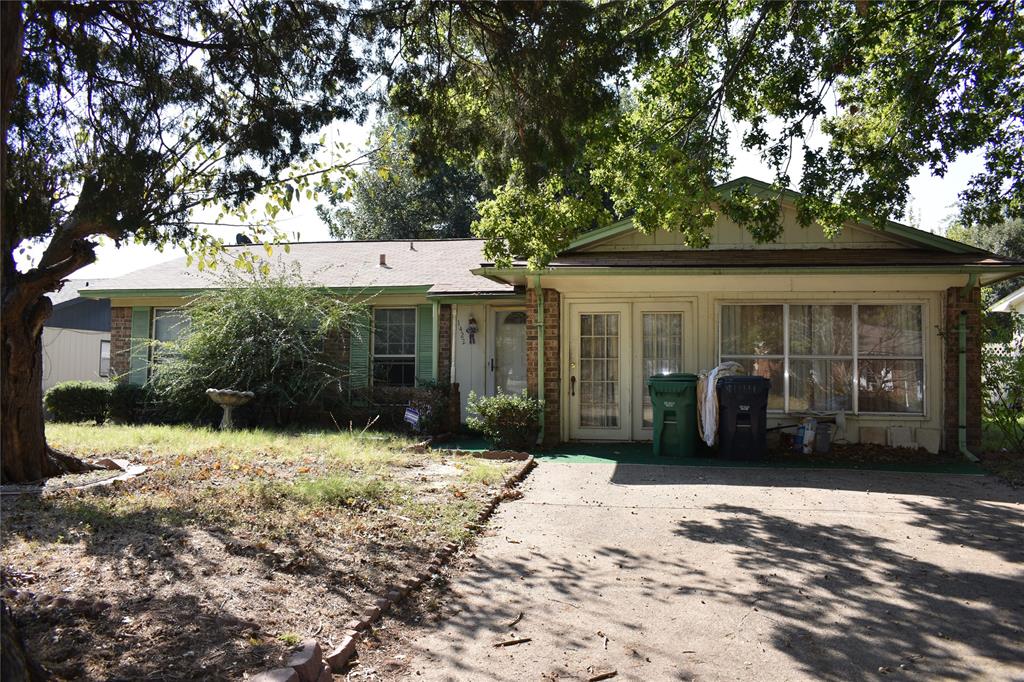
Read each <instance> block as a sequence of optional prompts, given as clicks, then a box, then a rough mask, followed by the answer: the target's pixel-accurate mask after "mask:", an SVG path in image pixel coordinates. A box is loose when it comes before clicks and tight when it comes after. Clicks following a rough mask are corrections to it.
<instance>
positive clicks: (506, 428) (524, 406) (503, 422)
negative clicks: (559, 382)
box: [466, 391, 540, 450]
mask: <svg viewBox="0 0 1024 682" xmlns="http://www.w3.org/2000/svg"><path fill="white" fill-rule="evenodd" d="M466 407H467V410H468V411H469V412H470V413H471V414H473V415H475V416H471V417H470V418H469V419H467V420H466V424H467V425H468V426H469V427H470V428H471V429H476V430H477V431H480V432H481V433H482V434H483V435H484V438H486V439H487V440H488V441H490V442H491V443H492V444H493V445H494V447H496V448H500V449H503V450H529V449H530V448H532V447H533V446H534V445H535V444H536V442H537V434H538V433H539V432H540V403H539V402H538V401H537V400H536V399H534V398H531V397H529V396H528V395H527V394H526V391H523V392H522V393H521V394H519V395H515V394H512V393H498V394H497V395H494V396H490V397H484V398H481V397H478V396H477V395H476V393H472V392H471V393H470V394H469V399H468V401H467V403H466Z"/></svg>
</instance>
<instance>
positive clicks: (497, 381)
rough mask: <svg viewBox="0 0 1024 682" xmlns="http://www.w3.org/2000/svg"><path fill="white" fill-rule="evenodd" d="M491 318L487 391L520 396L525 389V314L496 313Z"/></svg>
mask: <svg viewBox="0 0 1024 682" xmlns="http://www.w3.org/2000/svg"><path fill="white" fill-rule="evenodd" d="M492 319H493V322H494V327H493V329H494V333H493V334H491V349H490V350H491V357H490V359H489V360H488V365H487V368H488V370H490V372H489V374H490V377H489V381H488V392H489V393H490V394H491V395H494V394H495V393H497V392H499V391H500V392H502V393H515V394H519V393H522V392H523V391H525V390H526V313H525V312H524V311H522V310H495V311H494V312H493V318H492Z"/></svg>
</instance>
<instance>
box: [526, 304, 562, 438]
mask: <svg viewBox="0 0 1024 682" xmlns="http://www.w3.org/2000/svg"><path fill="white" fill-rule="evenodd" d="M543 301H544V443H543V445H555V444H557V443H558V442H559V441H560V440H561V434H560V431H561V422H562V420H561V414H562V412H561V405H562V378H561V374H562V361H561V317H562V308H561V305H562V304H561V299H560V297H559V295H558V291H556V290H555V289H544V293H543ZM537 339H538V329H537V290H536V289H527V290H526V388H527V391H528V392H529V394H530V395H531V396H533V397H535V398H536V397H537Z"/></svg>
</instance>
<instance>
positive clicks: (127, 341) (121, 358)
mask: <svg viewBox="0 0 1024 682" xmlns="http://www.w3.org/2000/svg"><path fill="white" fill-rule="evenodd" d="M131 339H132V309H131V308H130V307H122V306H118V307H116V308H111V309H110V372H111V374H112V375H113V376H115V377H117V376H125V375H127V374H128V370H129V369H130V368H131Z"/></svg>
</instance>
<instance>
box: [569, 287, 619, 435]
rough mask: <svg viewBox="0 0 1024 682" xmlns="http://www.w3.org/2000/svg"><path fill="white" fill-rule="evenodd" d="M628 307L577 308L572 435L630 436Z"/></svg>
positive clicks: (571, 379)
mask: <svg viewBox="0 0 1024 682" xmlns="http://www.w3.org/2000/svg"><path fill="white" fill-rule="evenodd" d="M627 312H628V307H627V306H625V305H606V306H599V305H597V304H580V305H578V306H574V314H573V338H572V344H571V348H570V365H569V371H570V377H569V402H570V415H571V419H572V429H571V434H570V435H571V437H572V438H596V439H608V440H617V439H625V438H628V437H629V413H628V410H629V391H630V383H631V382H630V381H629V380H628V379H629V371H628V368H629V351H630V348H629V346H630V334H629V326H628V315H627Z"/></svg>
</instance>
